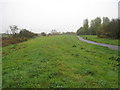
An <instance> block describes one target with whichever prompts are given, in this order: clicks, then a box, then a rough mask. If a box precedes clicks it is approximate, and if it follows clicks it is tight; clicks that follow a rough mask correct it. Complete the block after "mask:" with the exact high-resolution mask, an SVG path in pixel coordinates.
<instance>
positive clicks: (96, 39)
mask: <svg viewBox="0 0 120 90" xmlns="http://www.w3.org/2000/svg"><path fill="white" fill-rule="evenodd" d="M80 36H81V37H83V38H84V39H87V40H90V41H94V42H98V43H104V44H111V45H118V46H120V43H118V40H113V39H109V38H99V37H97V36H96V35H80Z"/></svg>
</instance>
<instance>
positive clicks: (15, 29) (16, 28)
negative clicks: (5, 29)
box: [10, 25, 19, 35]
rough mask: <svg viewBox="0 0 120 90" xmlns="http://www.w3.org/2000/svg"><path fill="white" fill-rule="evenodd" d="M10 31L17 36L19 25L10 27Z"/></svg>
mask: <svg viewBox="0 0 120 90" xmlns="http://www.w3.org/2000/svg"><path fill="white" fill-rule="evenodd" d="M10 29H11V32H12V34H13V35H15V34H16V32H17V30H18V29H19V28H18V26H17V25H12V26H10Z"/></svg>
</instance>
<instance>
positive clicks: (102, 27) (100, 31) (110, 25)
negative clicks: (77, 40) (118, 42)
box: [77, 17, 120, 39]
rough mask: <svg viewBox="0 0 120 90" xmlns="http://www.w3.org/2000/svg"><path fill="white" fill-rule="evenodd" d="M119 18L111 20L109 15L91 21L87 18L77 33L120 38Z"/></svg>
mask: <svg viewBox="0 0 120 90" xmlns="http://www.w3.org/2000/svg"><path fill="white" fill-rule="evenodd" d="M119 27H120V20H119V19H112V20H110V19H109V18H108V17H103V18H102V19H101V18H100V17H97V18H95V19H93V20H91V21H90V24H89V20H88V19H85V20H84V21H83V26H82V27H80V28H79V29H78V30H77V35H97V36H98V37H100V38H112V39H120V32H119V30H118V28H119Z"/></svg>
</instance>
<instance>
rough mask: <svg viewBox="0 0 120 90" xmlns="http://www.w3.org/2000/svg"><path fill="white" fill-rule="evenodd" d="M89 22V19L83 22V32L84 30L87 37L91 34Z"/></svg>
mask: <svg viewBox="0 0 120 90" xmlns="http://www.w3.org/2000/svg"><path fill="white" fill-rule="evenodd" d="M88 23H89V21H88V19H85V20H84V22H83V30H84V34H85V35H87V34H89V24H88Z"/></svg>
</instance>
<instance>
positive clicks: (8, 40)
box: [2, 37, 28, 46]
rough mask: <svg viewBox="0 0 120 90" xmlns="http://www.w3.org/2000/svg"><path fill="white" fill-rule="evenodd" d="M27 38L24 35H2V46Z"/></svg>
mask: <svg viewBox="0 0 120 90" xmlns="http://www.w3.org/2000/svg"><path fill="white" fill-rule="evenodd" d="M27 40H28V39H27V38H25V37H15V38H14V37H3V38H2V46H8V45H10V44H16V43H19V42H23V41H27Z"/></svg>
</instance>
